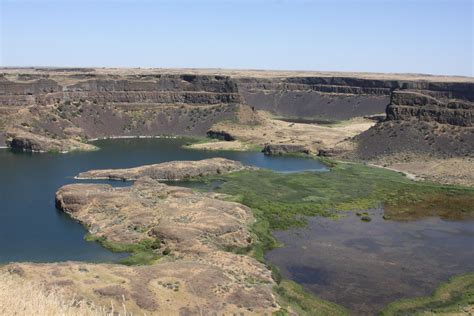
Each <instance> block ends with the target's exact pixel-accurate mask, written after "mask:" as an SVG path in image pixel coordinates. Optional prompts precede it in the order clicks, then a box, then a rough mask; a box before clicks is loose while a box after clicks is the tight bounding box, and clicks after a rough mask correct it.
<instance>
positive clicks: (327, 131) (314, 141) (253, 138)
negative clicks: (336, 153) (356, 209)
mask: <svg viewBox="0 0 474 316" xmlns="http://www.w3.org/2000/svg"><path fill="white" fill-rule="evenodd" d="M258 115H259V117H260V120H259V121H260V124H255V125H243V124H238V123H233V122H228V121H227V122H220V123H217V124H215V125H214V126H213V127H212V130H215V131H224V132H226V133H229V134H230V135H232V136H234V137H235V138H236V139H237V140H240V141H243V142H248V143H253V144H256V145H259V146H261V147H263V146H264V145H265V144H269V143H270V144H295V145H305V146H307V147H309V149H310V150H311V151H312V152H315V153H317V152H318V150H320V149H327V148H334V147H338V146H347V144H342V141H344V140H346V139H348V138H350V137H353V136H355V135H357V134H360V133H361V132H363V131H365V130H367V129H369V128H370V127H372V126H373V125H375V123H374V121H372V120H368V119H364V118H354V119H351V120H348V121H345V122H342V123H339V124H335V125H331V126H329V125H317V124H301V123H288V122H284V121H280V120H275V119H272V118H271V116H270V115H269V114H268V113H265V112H258Z"/></svg>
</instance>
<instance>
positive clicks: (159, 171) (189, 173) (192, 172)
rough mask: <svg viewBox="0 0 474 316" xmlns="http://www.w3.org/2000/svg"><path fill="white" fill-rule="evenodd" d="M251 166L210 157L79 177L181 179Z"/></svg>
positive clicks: (91, 171) (92, 171) (125, 179)
mask: <svg viewBox="0 0 474 316" xmlns="http://www.w3.org/2000/svg"><path fill="white" fill-rule="evenodd" d="M247 168H249V167H246V166H244V165H242V164H241V163H240V162H238V161H234V160H229V159H225V158H210V159H204V160H199V161H170V162H164V163H159V164H154V165H147V166H141V167H136V168H128V169H105V170H90V171H87V172H82V173H80V174H79V175H78V176H77V178H79V179H110V180H121V181H132V180H137V179H139V178H141V177H150V178H152V179H155V180H164V181H179V180H187V179H191V178H196V177H202V176H209V175H217V174H224V173H229V172H233V171H239V170H244V169H247Z"/></svg>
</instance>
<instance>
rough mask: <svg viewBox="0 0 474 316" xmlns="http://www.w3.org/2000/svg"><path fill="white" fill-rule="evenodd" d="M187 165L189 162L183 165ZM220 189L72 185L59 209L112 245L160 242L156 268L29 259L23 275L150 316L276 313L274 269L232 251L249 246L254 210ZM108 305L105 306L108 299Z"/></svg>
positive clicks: (141, 183)
mask: <svg viewBox="0 0 474 316" xmlns="http://www.w3.org/2000/svg"><path fill="white" fill-rule="evenodd" d="M181 163H182V162H181ZM223 197H224V196H221V195H219V194H215V193H198V192H195V191H193V190H191V189H187V188H181V187H173V186H167V185H165V184H162V183H159V182H158V181H156V180H153V179H151V178H149V177H142V178H139V179H138V180H137V181H135V182H134V184H133V185H132V186H130V187H122V188H114V187H112V186H110V185H104V184H72V185H66V186H64V187H62V188H60V189H59V190H58V192H57V193H56V205H57V207H58V208H59V209H60V210H62V211H64V212H66V213H67V214H69V215H70V216H71V217H72V218H74V219H76V220H77V221H79V222H81V223H82V224H83V225H84V226H85V227H87V228H88V230H89V231H90V233H91V234H93V235H94V236H97V237H100V238H102V239H103V240H106V241H108V242H114V243H120V244H139V243H144V242H146V241H148V242H152V243H153V244H156V246H155V247H154V249H155V251H156V253H159V254H161V253H163V254H166V257H165V258H163V259H161V260H159V261H157V262H156V263H154V264H152V265H150V266H142V267H136V266H135V267H125V266H122V265H113V264H76V263H64V264H43V265H33V264H26V265H25V264H23V265H21V268H22V271H25V273H24V277H26V278H32V279H36V280H40V281H42V282H49V283H51V284H57V283H58V282H59V283H60V282H61V281H62V280H64V279H67V280H73V281H72V282H69V283H67V284H66V283H64V282H63V283H61V284H62V287H63V288H64V289H65V290H69V291H70V292H71V293H75V294H76V295H80V296H81V297H84V298H87V299H88V300H90V301H92V302H94V304H96V305H105V306H108V305H109V304H110V301H113V302H114V304H119V305H121V304H122V301H123V300H124V304H125V305H126V306H127V310H128V311H131V312H134V313H137V314H143V313H146V314H148V315H150V314H151V315H165V314H166V315H170V314H171V315H178V314H195V313H201V314H213V313H217V314H232V313H245V314H247V313H251V314H252V313H255V314H260V315H261V314H265V313H271V312H273V311H275V310H276V309H277V308H278V304H277V302H276V300H275V297H274V296H273V294H272V287H273V286H274V285H275V283H274V281H273V279H272V277H271V272H270V270H269V269H268V268H267V267H266V266H265V265H263V264H262V263H260V262H258V261H257V260H255V259H253V258H251V257H249V256H245V255H238V254H235V253H232V252H228V251H225V249H242V248H248V247H250V246H251V245H252V244H253V242H254V239H253V236H252V234H251V233H250V231H249V228H248V227H249V226H250V225H251V224H252V223H254V221H255V219H254V218H253V215H252V212H251V210H250V209H249V208H248V207H246V206H244V205H242V204H239V203H235V202H228V201H225V200H222V198H223ZM104 302H105V304H104Z"/></svg>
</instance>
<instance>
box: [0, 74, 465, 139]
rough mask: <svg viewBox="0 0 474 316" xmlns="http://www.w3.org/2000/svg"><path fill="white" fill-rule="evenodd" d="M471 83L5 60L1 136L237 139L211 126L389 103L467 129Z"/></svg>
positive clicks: (362, 112) (344, 114)
mask: <svg viewBox="0 0 474 316" xmlns="http://www.w3.org/2000/svg"><path fill="white" fill-rule="evenodd" d="M473 91H474V80H473V79H472V78H462V77H435V76H427V75H403V74H361V73H359V74H356V73H346V74H344V73H318V72H271V71H268V72H267V71H225V70H222V71H221V70H219V71H217V70H171V69H167V70H159V69H70V70H68V69H61V71H57V70H56V69H53V68H51V69H49V68H46V69H45V68H41V69H11V68H9V69H3V74H1V75H0V134H2V133H4V132H5V131H6V130H9V129H12V128H15V129H17V128H22V129H24V130H25V131H27V132H29V133H31V134H35V135H40V136H44V137H48V138H52V139H56V140H60V141H63V140H68V139H74V140H78V141H80V140H87V139H91V138H104V137H110V136H157V135H163V134H175V135H201V136H203V135H206V133H208V135H209V136H212V137H219V138H223V139H225V140H233V139H235V138H237V135H238V134H239V133H229V131H228V130H226V129H219V128H215V127H216V124H219V123H220V122H229V123H236V124H241V125H252V127H253V128H254V129H255V130H257V129H260V128H259V127H258V125H262V124H263V123H262V122H261V121H260V120H259V119H258V114H259V112H258V111H257V110H266V111H268V112H270V113H271V114H272V115H277V116H289V117H305V118H312V119H316V120H328V119H329V120H346V119H349V118H354V117H360V116H366V117H370V116H371V115H374V114H379V113H382V112H385V110H386V113H387V120H390V121H410V120H415V121H426V122H436V123H439V124H449V125H454V126H462V127H470V126H472V124H473V123H472V122H473V119H472V117H473V115H472V111H473V110H472V104H473V102H474V92H473ZM387 105H389V106H388V107H387ZM71 131H77V133H76V134H74V135H71V134H70V132H71ZM262 136H263V135H262ZM0 141H1V136H0ZM267 142H270V141H267ZM284 142H286V140H285V141H284ZM308 145H309V146H310V147H311V146H313V144H309V143H308Z"/></svg>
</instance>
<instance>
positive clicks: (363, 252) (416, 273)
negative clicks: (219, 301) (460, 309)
mask: <svg viewBox="0 0 474 316" xmlns="http://www.w3.org/2000/svg"><path fill="white" fill-rule="evenodd" d="M368 213H369V215H370V217H371V218H372V220H371V221H370V222H364V221H362V220H361V219H360V217H358V216H357V215H356V214H355V213H345V215H346V216H344V217H343V218H341V219H338V220H334V219H329V218H324V217H314V218H309V223H308V225H307V226H306V227H304V228H295V229H290V230H287V231H278V232H275V236H276V237H277V239H278V240H280V241H281V242H282V243H284V247H282V248H277V249H274V250H272V251H270V252H268V253H267V254H266V259H267V260H268V261H269V262H271V263H273V264H275V265H276V266H278V267H279V268H280V269H281V272H282V275H283V276H284V277H286V278H289V279H292V280H294V281H295V282H298V283H300V284H301V285H303V287H304V288H306V289H307V290H309V291H311V292H313V293H314V294H315V295H317V296H318V297H321V298H322V299H326V300H329V301H331V302H335V303H337V304H340V305H342V306H345V307H346V308H348V309H349V310H350V311H351V314H356V315H374V314H376V313H377V311H379V310H380V309H382V308H383V307H384V306H385V305H386V304H388V303H390V302H392V301H395V300H398V299H401V298H412V297H415V296H426V295H430V294H431V293H432V292H433V291H434V289H435V288H436V287H437V286H438V285H439V284H440V283H441V282H445V281H447V279H448V278H449V277H450V276H452V275H455V274H461V273H465V272H472V271H474V247H473V245H474V221H473V220H465V221H450V220H442V219H440V218H438V217H427V218H423V219H419V220H414V221H392V220H384V219H383V210H381V209H374V210H369V211H368Z"/></svg>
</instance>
